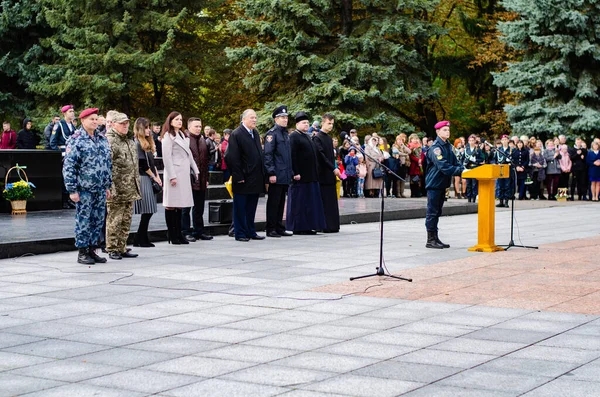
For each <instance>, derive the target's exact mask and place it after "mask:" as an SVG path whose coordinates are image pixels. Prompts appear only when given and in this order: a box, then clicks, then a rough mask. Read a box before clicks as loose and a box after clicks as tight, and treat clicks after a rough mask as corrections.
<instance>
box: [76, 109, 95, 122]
mask: <svg viewBox="0 0 600 397" xmlns="http://www.w3.org/2000/svg"><path fill="white" fill-rule="evenodd" d="M92 114H98V108H89V109H85V110H82V111H81V113H79V119H80V120H81V119H84V118H86V117H88V116H91V115H92Z"/></svg>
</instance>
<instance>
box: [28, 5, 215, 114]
mask: <svg viewBox="0 0 600 397" xmlns="http://www.w3.org/2000/svg"><path fill="white" fill-rule="evenodd" d="M42 3H43V5H44V10H43V11H44V17H45V18H46V20H47V21H48V24H49V25H50V26H51V27H52V28H53V29H55V34H54V35H52V36H51V37H49V38H47V39H45V40H42V44H43V45H44V46H45V47H47V48H51V49H52V51H53V53H54V55H55V58H54V60H53V61H52V62H48V63H45V64H44V65H43V66H42V68H41V75H42V79H41V81H39V82H37V83H35V84H32V86H31V90H32V91H33V92H35V93H36V94H38V95H39V96H40V97H43V98H46V99H47V102H48V105H51V106H57V103H66V102H69V103H74V104H76V105H77V106H78V107H80V108H81V107H83V106H96V107H101V108H104V109H108V108H117V109H120V110H121V111H124V112H126V113H128V114H134V115H135V114H140V113H142V114H145V115H148V114H156V113H157V112H161V113H164V112H166V111H168V109H166V110H163V108H164V107H165V106H166V105H167V104H172V103H176V104H183V103H186V102H188V103H189V102H190V98H189V97H188V98H185V99H184V98H180V93H181V92H187V91H188V89H189V87H193V86H194V85H195V82H196V81H197V78H196V76H195V74H194V71H193V70H192V67H191V66H192V65H195V63H196V60H195V59H194V52H195V51H196V50H197V47H196V46H195V39H196V35H195V33H194V30H195V28H196V25H197V24H198V23H199V18H200V11H201V6H202V4H203V3H202V2H198V1H194V0H163V1H157V0H128V1H120V0H106V1H101V2H100V1H95V0H42Z"/></svg>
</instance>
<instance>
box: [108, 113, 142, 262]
mask: <svg viewBox="0 0 600 397" xmlns="http://www.w3.org/2000/svg"><path fill="white" fill-rule="evenodd" d="M106 138H107V139H108V142H109V144H110V153H111V157H112V164H113V169H112V175H113V178H112V182H113V183H112V186H111V187H110V197H109V198H108V200H107V204H108V205H107V207H106V252H108V253H109V258H110V259H115V260H120V259H122V258H135V257H137V256H138V255H137V254H133V253H131V252H129V251H127V248H126V245H127V237H129V229H130V228H131V217H132V215H133V203H134V202H135V201H137V200H139V199H141V198H142V196H141V194H140V192H141V189H140V175H139V164H138V151H137V146H136V144H135V142H133V135H132V134H130V133H129V117H127V115H126V114H124V113H118V114H116V115H115V116H114V117H113V120H112V124H111V127H110V129H109V130H108V132H107V133H106Z"/></svg>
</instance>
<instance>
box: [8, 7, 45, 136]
mask: <svg viewBox="0 0 600 397" xmlns="http://www.w3.org/2000/svg"><path fill="white" fill-rule="evenodd" d="M40 9H41V6H40V4H39V2H38V1H35V0H21V1H9V0H2V1H0V115H1V116H3V117H5V118H8V119H13V121H15V122H16V121H17V120H16V119H17V118H23V117H26V116H27V115H28V111H29V110H30V109H31V108H32V107H33V106H34V97H33V95H32V94H31V93H29V92H28V91H27V87H28V85H29V84H31V83H32V82H34V81H36V80H37V78H38V75H37V72H38V67H39V62H41V61H42V60H43V59H44V56H45V55H46V54H45V53H44V51H43V50H42V48H41V47H40V45H39V40H40V39H41V38H42V37H44V36H47V35H48V34H50V31H49V29H48V26H47V25H45V24H44V23H43V20H40V19H39V18H37V16H38V15H39V13H40ZM19 121H20V120H19ZM15 125H17V126H18V125H19V124H18V123H15Z"/></svg>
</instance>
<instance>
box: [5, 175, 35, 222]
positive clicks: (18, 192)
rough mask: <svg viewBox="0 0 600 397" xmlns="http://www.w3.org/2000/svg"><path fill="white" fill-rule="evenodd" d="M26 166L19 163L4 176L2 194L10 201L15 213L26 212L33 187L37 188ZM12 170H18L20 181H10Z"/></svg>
mask: <svg viewBox="0 0 600 397" xmlns="http://www.w3.org/2000/svg"><path fill="white" fill-rule="evenodd" d="M25 168H27V167H25V166H23V167H21V166H19V164H17V165H16V166H14V167H12V168H11V169H9V170H8V172H7V173H6V177H5V178H4V190H3V192H2V196H3V197H4V198H5V199H6V200H9V201H10V205H11V207H12V214H13V215H20V214H26V213H27V210H26V207H27V200H28V199H30V198H33V189H34V188H35V185H34V184H33V183H31V182H29V179H28V178H27V173H26V172H25ZM12 171H16V173H17V176H18V177H19V181H17V182H14V183H8V177H9V176H10V173H11V172H12ZM23 178H25V179H23Z"/></svg>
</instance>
